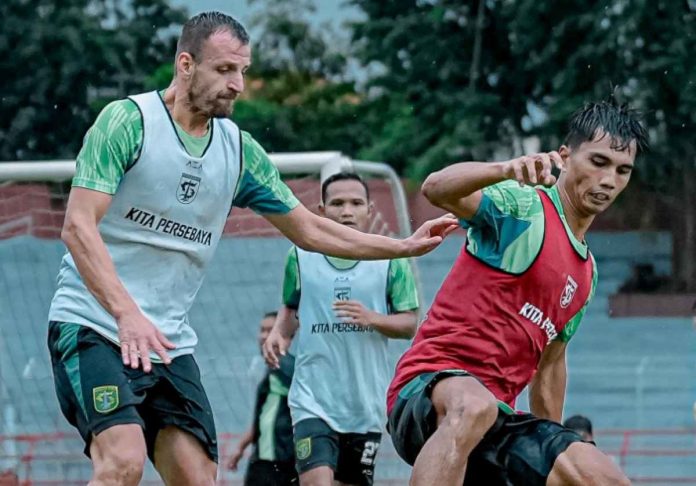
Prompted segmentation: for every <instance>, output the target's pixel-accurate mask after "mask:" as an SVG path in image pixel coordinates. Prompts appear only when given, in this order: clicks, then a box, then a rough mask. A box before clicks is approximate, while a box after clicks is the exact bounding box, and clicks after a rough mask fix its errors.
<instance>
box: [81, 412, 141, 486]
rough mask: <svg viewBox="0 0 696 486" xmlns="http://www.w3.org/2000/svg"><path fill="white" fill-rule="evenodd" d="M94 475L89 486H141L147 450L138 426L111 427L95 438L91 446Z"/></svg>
mask: <svg viewBox="0 0 696 486" xmlns="http://www.w3.org/2000/svg"><path fill="white" fill-rule="evenodd" d="M89 451H90V456H91V458H92V466H93V468H94V472H93V475H92V479H91V480H90V482H89V486H107V485H109V486H111V485H113V486H116V485H118V486H126V485H128V486H130V485H136V484H140V480H141V479H142V476H143V467H144V466H145V459H146V458H147V448H146V446H145V437H144V435H143V429H142V427H141V426H140V425H138V424H124V425H115V426H113V427H109V428H108V429H106V430H104V431H103V432H101V433H99V434H98V435H96V436H94V438H93V439H92V443H91V444H90V448H89Z"/></svg>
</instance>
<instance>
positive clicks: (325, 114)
mask: <svg viewBox="0 0 696 486" xmlns="http://www.w3.org/2000/svg"><path fill="white" fill-rule="evenodd" d="M254 3H256V4H258V5H261V6H262V7H263V8H262V9H261V11H262V14H261V15H259V16H258V17H257V18H256V19H255V21H254V26H253V27H254V28H255V30H257V31H260V35H258V36H256V37H258V41H255V42H253V58H254V62H253V64H252V67H251V69H250V71H249V76H248V79H247V96H246V97H245V98H244V99H242V100H240V101H238V102H237V103H236V106H235V111H234V115H233V118H234V120H235V121H236V122H237V123H238V124H239V125H240V126H241V127H242V128H243V129H245V130H248V131H250V132H251V133H252V134H253V135H254V137H255V138H256V139H257V140H258V141H259V142H260V143H261V144H262V145H263V146H264V147H266V149H267V150H270V151H307V150H327V149H331V150H340V151H343V152H345V153H347V154H351V155H356V154H357V153H358V151H359V149H360V147H361V143H362V142H363V141H364V140H365V139H366V138H367V137H370V135H371V133H372V132H371V130H370V128H369V124H366V123H364V121H365V120H364V116H365V114H366V112H367V111H368V109H367V107H366V105H365V104H364V103H363V101H364V96H363V95H361V94H358V93H357V92H356V91H355V88H354V86H353V83H351V82H349V81H347V75H346V62H347V60H346V54H345V53H344V51H343V48H342V47H341V45H340V43H337V42H336V41H335V39H336V36H335V33H334V32H332V30H331V29H330V28H329V27H328V26H323V27H322V28H321V29H317V28H316V27H314V26H312V25H311V23H310V20H309V15H311V13H312V12H313V11H314V7H313V4H312V3H311V2H307V1H303V0H292V1H278V0H265V1H256V2H254Z"/></svg>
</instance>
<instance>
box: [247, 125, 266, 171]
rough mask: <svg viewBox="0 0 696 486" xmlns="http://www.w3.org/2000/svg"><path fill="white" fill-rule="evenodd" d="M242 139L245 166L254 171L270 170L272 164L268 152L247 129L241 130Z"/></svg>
mask: <svg viewBox="0 0 696 486" xmlns="http://www.w3.org/2000/svg"><path fill="white" fill-rule="evenodd" d="M240 134H241V140H242V154H243V158H244V168H245V169H246V170H248V171H251V172H252V173H256V172H264V171H265V170H269V169H270V167H268V166H269V165H271V162H270V159H269V157H268V154H267V153H266V151H265V150H264V148H263V147H262V146H261V144H260V143H259V142H257V141H256V139H255V138H254V137H252V136H251V134H250V133H249V132H247V131H244V130H240Z"/></svg>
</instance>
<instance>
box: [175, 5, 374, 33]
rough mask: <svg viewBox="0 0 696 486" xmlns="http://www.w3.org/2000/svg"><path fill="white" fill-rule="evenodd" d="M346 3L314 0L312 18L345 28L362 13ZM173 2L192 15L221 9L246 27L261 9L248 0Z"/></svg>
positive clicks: (319, 22)
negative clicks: (314, 6) (348, 22)
mask: <svg viewBox="0 0 696 486" xmlns="http://www.w3.org/2000/svg"><path fill="white" fill-rule="evenodd" d="M261 3H263V2H261ZM345 3H346V0H314V5H316V7H317V9H316V13H315V14H314V15H313V17H312V20H313V21H316V24H317V25H320V24H322V23H325V22H328V23H330V24H331V25H332V26H333V27H334V28H336V29H338V30H345V29H341V26H342V23H343V22H345V21H346V20H351V19H354V18H356V17H358V16H359V15H360V10H359V9H357V8H355V7H351V6H346V5H345ZM171 4H172V5H177V6H184V7H187V8H188V10H189V13H190V14H191V15H194V14H197V13H199V12H204V11H206V10H219V11H221V12H224V13H226V14H229V15H232V16H233V17H235V18H236V19H237V20H239V21H240V22H242V24H244V26H245V27H249V24H250V23H251V18H252V16H253V15H254V14H255V13H256V12H258V11H259V10H260V5H259V2H253V3H252V5H249V2H248V1H247V0H171Z"/></svg>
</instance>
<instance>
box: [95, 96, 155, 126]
mask: <svg viewBox="0 0 696 486" xmlns="http://www.w3.org/2000/svg"><path fill="white" fill-rule="evenodd" d="M142 125H143V120H142V115H141V113H140V109H139V108H138V105H136V104H135V102H134V101H133V100H131V99H129V98H124V99H120V100H114V101H111V102H109V103H108V104H107V105H106V106H104V108H102V110H101V111H100V112H99V115H98V116H97V119H96V121H95V122H94V126H95V127H96V128H98V129H99V130H101V131H102V132H103V133H105V134H115V133H118V132H127V131H131V130H136V131H140V130H142Z"/></svg>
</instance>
